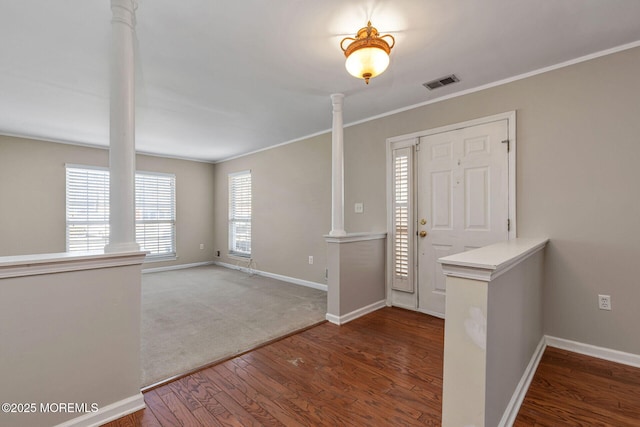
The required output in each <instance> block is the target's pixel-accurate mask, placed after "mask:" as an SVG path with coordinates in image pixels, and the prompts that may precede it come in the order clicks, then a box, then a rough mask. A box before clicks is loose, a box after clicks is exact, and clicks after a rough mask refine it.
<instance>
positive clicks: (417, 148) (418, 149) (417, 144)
mask: <svg viewBox="0 0 640 427" xmlns="http://www.w3.org/2000/svg"><path fill="white" fill-rule="evenodd" d="M416 151H420V138H418V142H416Z"/></svg>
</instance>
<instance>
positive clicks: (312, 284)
mask: <svg viewBox="0 0 640 427" xmlns="http://www.w3.org/2000/svg"><path fill="white" fill-rule="evenodd" d="M213 264H215V265H219V266H220V267H225V268H231V269H233V270H240V271H242V272H244V273H248V274H257V275H258V276H264V277H269V278H271V279H276V280H281V281H283V282H288V283H293V284H295V285H300V286H306V287H308V288H313V289H318V290H320V291H325V292H327V285H325V284H322V283H316V282H311V281H309V280H303V279H297V278H295V277H289V276H283V275H281V274H275V273H269V272H268V271H260V270H255V269H253V268H247V267H241V266H239V265H233V264H228V263H226V262H220V261H214V262H213Z"/></svg>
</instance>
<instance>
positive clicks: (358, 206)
mask: <svg viewBox="0 0 640 427" xmlns="http://www.w3.org/2000/svg"><path fill="white" fill-rule="evenodd" d="M355 211H356V213H363V212H364V204H363V203H360V202H358V203H356V204H355Z"/></svg>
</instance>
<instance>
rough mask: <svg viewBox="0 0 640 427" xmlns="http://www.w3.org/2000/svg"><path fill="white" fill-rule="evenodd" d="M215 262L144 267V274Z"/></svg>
mask: <svg viewBox="0 0 640 427" xmlns="http://www.w3.org/2000/svg"><path fill="white" fill-rule="evenodd" d="M213 264H215V262H213V261H205V262H195V263H192V264H178V265H169V266H167V267H156V268H144V269H142V274H145V273H159V272H161V271H170V270H182V269H183V268H193V267H202V266H204V265H213Z"/></svg>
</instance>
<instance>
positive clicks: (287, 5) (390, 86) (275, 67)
mask: <svg viewBox="0 0 640 427" xmlns="http://www.w3.org/2000/svg"><path fill="white" fill-rule="evenodd" d="M110 19H111V11H110V2H109V0H91V1H87V0H58V1H51V0H20V1H15V0H0V133H2V134H8V135H19V136H28V137H35V138H42V139H50V140H60V141H67V142H73V143H81V144H95V145H104V146H106V145H107V144H108V128H109V123H108V122H109V116H108V112H109V100H108V94H109V90H108V57H109V53H108V52H109V43H110V40H109V37H110V28H111V27H110V25H111V24H110ZM369 19H370V20H371V21H372V23H373V25H374V26H376V27H377V28H378V29H379V30H380V31H381V32H382V33H391V34H392V35H393V36H394V37H395V38H396V47H395V48H394V49H393V51H392V53H391V64H390V66H389V69H388V70H387V71H386V72H385V73H384V74H383V75H381V76H379V77H377V78H375V79H372V80H371V83H370V84H369V85H368V86H367V85H365V84H364V81H362V80H358V79H355V78H353V77H351V76H350V75H349V74H347V72H346V70H345V69H344V56H343V54H342V51H341V50H340V47H339V43H340V40H341V39H342V38H343V37H345V36H353V35H355V32H356V31H357V30H358V29H359V28H360V27H362V26H364V25H365V24H366V21H367V20H369ZM639 40H640V1H638V0H607V1H603V0H554V1H540V0H481V1H480V0H447V1H443V0H379V1H371V0H369V1H367V0H362V1H360V0H322V1H303V0H272V1H266V0H242V1H213V0H180V1H175V0H138V10H137V49H136V51H137V61H136V72H137V75H136V82H137V83H136V84H137V89H136V92H137V95H136V96H137V98H136V104H137V108H136V119H137V125H136V147H137V149H138V150H139V151H141V152H147V153H155V154H161V155H168V156H176V157H183V158H194V159H201V160H207V161H217V160H221V159H225V158H229V157H232V156H236V155H240V154H243V153H247V152H251V151H255V150H259V149H262V148H265V147H268V146H272V145H276V144H280V143H283V142H288V141H291V140H295V139H299V138H302V137H305V136H308V135H312V134H315V133H318V132H323V131H326V130H328V129H330V128H331V101H330V98H329V95H330V94H331V93H336V92H341V93H344V94H345V95H346V98H345V105H344V120H345V123H351V122H355V121H359V120H363V119H366V118H369V117H372V116H376V115H380V114H384V113H387V112H389V111H393V110H396V109H401V108H404V107H407V106H411V105H415V104H419V103H423V102H426V101H429V100H431V99H435V98H438V97H442V96H447V95H450V94H452V93H454V92H457V91H464V90H468V89H471V88H474V87H478V86H482V85H485V84H489V83H491V82H495V81H499V80H502V79H506V78H509V77H512V76H516V75H520V74H523V73H527V72H530V71H533V70H538V69H541V68H544V67H547V66H551V65H554V64H558V63H561V62H564V61H569V60H572V59H575V58H578V57H582V56H584V55H588V54H591V53H594V52H600V51H603V50H606V49H610V48H614V47H617V46H621V45H625V44H628V43H633V42H636V41H639ZM450 73H455V74H456V75H457V76H458V77H459V78H460V80H461V82H460V83H457V84H455V85H452V86H448V87H445V88H441V89H437V90H435V91H433V92H429V91H427V90H426V89H425V88H424V87H423V86H422V83H424V82H426V81H429V80H432V79H435V78H439V77H442V76H445V75H447V74H450Z"/></svg>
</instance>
